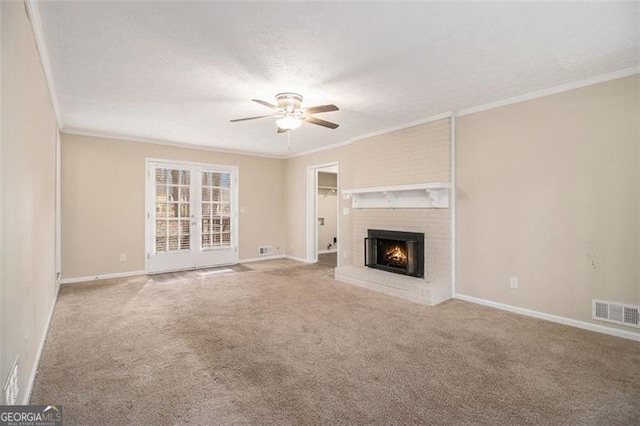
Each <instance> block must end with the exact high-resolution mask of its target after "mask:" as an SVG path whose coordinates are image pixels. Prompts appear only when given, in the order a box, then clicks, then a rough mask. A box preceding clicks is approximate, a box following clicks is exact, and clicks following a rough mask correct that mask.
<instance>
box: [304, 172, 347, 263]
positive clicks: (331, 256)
mask: <svg viewBox="0 0 640 426" xmlns="http://www.w3.org/2000/svg"><path fill="white" fill-rule="evenodd" d="M339 207H340V202H339V178H338V163H337V162H334V163H326V164H318V165H315V166H310V167H308V168H307V259H306V260H307V262H310V263H316V262H320V263H323V264H326V265H330V266H337V263H338V262H339V259H338V258H339V256H338V252H339V250H338V244H339V242H340V238H339V233H340V225H339V222H340V220H339V218H340V216H339V214H338V212H339Z"/></svg>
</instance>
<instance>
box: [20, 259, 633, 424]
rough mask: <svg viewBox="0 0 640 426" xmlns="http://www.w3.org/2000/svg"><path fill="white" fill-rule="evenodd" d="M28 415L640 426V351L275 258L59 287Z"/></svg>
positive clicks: (85, 420)
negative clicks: (53, 409) (56, 408)
mask: <svg viewBox="0 0 640 426" xmlns="http://www.w3.org/2000/svg"><path fill="white" fill-rule="evenodd" d="M31 403H34V404H63V405H64V416H65V424H67V425H93V424H110V425H113V424H120V425H124V424H139V425H151V424H160V425H163V424H207V425H208V424H234V423H235V424H237V423H250V424H290V425H299V424H417V423H422V424H491V425H496V424H504V425H515V424H539V425H626V424H628V425H631V424H636V425H637V424H638V422H639V419H640V345H639V344H638V343H635V342H632V341H628V340H623V339H619V338H614V337H609V336H605V335H601V334H596V333H591V332H587V331H583V330H579V329H575V328H571V327H566V326H561V325H557V324H553V323H550V322H546V321H541V320H536V319H531V318H527V317H523V316H519V315H514V314H510V313H506V312H502V311H498V310H494V309H491V308H486V307H482V306H477V305H474V304H470V303H466V302H462V301H459V300H451V301H448V302H445V303H443V304H441V305H439V306H437V307H427V306H423V305H420V304H415V303H412V302H408V301H405V300H402V299H399V298H395V297H392V296H387V295H384V294H381V293H376V292H373V291H370V290H366V289H361V288H359V287H355V286H351V285H348V284H342V283H339V282H335V281H333V279H332V270H331V269H330V268H328V267H326V266H322V265H302V264H299V263H296V262H293V261H288V260H278V261H268V262H260V263H253V264H249V265H245V266H238V267H233V268H222V269H217V270H216V269H213V270H207V271H197V272H189V273H177V274H166V275H160V276H156V277H136V278H130V279H119V280H108V281H101V282H92V283H87V284H76V285H73V286H67V287H63V288H62V289H61V291H60V296H59V300H58V304H57V306H56V310H55V314H54V317H53V321H52V324H51V329H50V332H49V338H48V341H47V343H46V345H45V350H44V353H43V356H42V361H41V365H40V370H39V372H38V375H37V377H36V384H35V388H34V391H33V397H32V400H31Z"/></svg>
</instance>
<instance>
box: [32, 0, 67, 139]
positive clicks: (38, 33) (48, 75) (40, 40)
mask: <svg viewBox="0 0 640 426" xmlns="http://www.w3.org/2000/svg"><path fill="white" fill-rule="evenodd" d="M24 7H25V10H26V11H27V17H28V18H29V22H31V30H32V31H33V37H34V39H35V42H36V49H37V50H38V53H39V54H40V65H41V66H42V71H43V72H44V78H45V80H46V82H47V88H48V89H49V97H50V98H51V105H52V106H53V112H54V114H55V116H56V121H57V123H58V128H61V127H62V115H61V113H60V104H59V103H58V94H57V91H56V86H55V83H54V82H53V72H52V71H51V61H50V60H49V51H48V49H47V43H46V42H45V40H44V35H43V31H42V20H41V19H40V10H39V9H38V2H37V1H36V0H25V1H24Z"/></svg>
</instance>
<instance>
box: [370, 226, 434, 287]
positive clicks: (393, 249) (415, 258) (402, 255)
mask: <svg viewBox="0 0 640 426" xmlns="http://www.w3.org/2000/svg"><path fill="white" fill-rule="evenodd" d="M364 264H365V266H368V267H369V268H374V269H381V270H383V271H387V272H393V273H396V274H402V275H408V276H411V277H417V278H423V277H424V234H421V233H417V232H400V231H388V230H380V229H369V230H368V238H365V241H364Z"/></svg>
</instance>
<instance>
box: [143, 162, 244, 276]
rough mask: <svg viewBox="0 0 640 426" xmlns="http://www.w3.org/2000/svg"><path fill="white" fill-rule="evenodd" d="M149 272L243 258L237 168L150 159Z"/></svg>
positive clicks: (148, 176)
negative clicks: (239, 238) (239, 225)
mask: <svg viewBox="0 0 640 426" xmlns="http://www.w3.org/2000/svg"><path fill="white" fill-rule="evenodd" d="M146 199H147V202H146V206H147V226H146V229H147V245H146V246H147V272H149V273H154V272H165V271H175V270H180V269H190V268H202V267H210V266H217V265H228V264H232V263H236V262H237V261H238V213H237V212H238V209H237V204H238V169H237V167H232V166H220V165H205V164H194V163H177V162H167V161H161V160H147V180H146Z"/></svg>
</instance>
